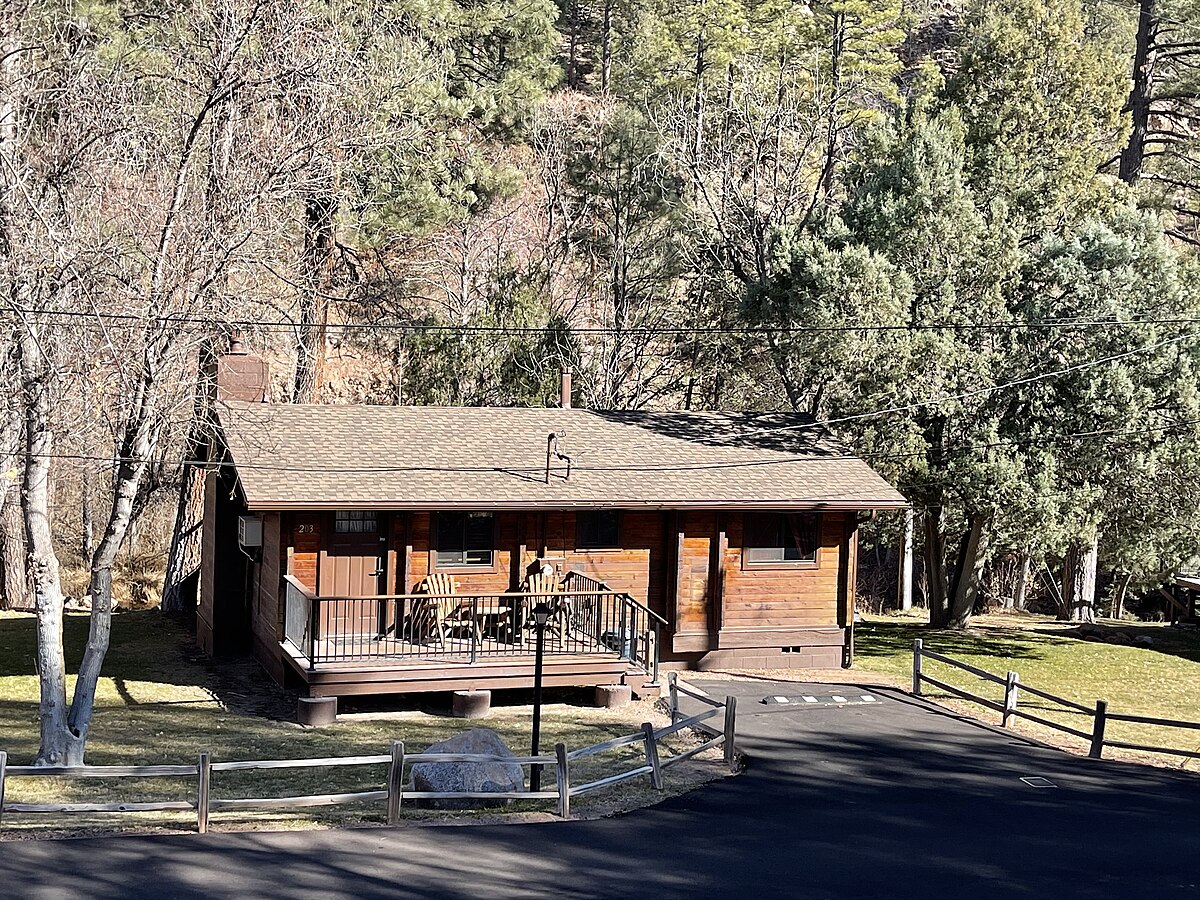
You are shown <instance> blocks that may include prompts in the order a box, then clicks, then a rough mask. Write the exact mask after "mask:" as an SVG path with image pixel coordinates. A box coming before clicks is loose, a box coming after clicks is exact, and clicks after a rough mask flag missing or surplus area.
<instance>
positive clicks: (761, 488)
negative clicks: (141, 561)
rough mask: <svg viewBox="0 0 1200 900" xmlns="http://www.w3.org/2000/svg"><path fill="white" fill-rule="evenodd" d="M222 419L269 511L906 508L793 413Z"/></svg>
mask: <svg viewBox="0 0 1200 900" xmlns="http://www.w3.org/2000/svg"><path fill="white" fill-rule="evenodd" d="M217 414H218V417H219V420H220V424H221V426H222V428H223V431H224V435H225V442H226V445H227V447H228V448H229V451H230V454H231V456H232V459H233V462H234V464H235V466H236V467H237V472H238V477H239V479H240V482H241V485H242V489H243V490H244V492H245V495H246V500H247V503H248V504H249V506H250V508H251V509H258V510H266V509H298V508H340V509H345V508H355V507H381V508H389V509H406V508H407V509H417V508H422V509H437V508H443V507H453V506H472V507H479V508H537V507H544V506H550V507H555V506H557V507H572V506H577V507H615V508H626V509H629V508H638V507H650V508H681V507H731V506H749V507H759V508H770V507H776V508H778V507H821V506H828V507H841V508H859V509H871V508H894V507H899V506H903V505H905V500H904V498H903V497H902V496H901V495H900V494H899V493H898V492H897V491H896V490H895V489H894V488H893V487H891V485H889V484H888V483H887V482H885V481H884V480H883V479H882V478H881V477H880V476H879V475H877V474H876V473H875V472H874V471H873V470H872V469H871V468H870V467H869V466H868V465H867V464H866V463H865V462H863V461H862V460H860V459H858V458H857V457H855V456H853V454H851V453H850V452H849V451H848V450H847V449H846V447H845V446H843V445H842V444H840V443H838V442H837V441H835V440H834V439H833V438H832V437H830V435H829V434H828V432H826V431H825V430H824V429H821V428H819V427H816V426H814V425H813V424H812V420H811V419H809V418H808V417H806V416H803V415H799V414H793V413H787V414H781V413H770V414H757V415H751V414H743V413H691V412H598V411H594V410H584V409H558V408H499V407H487V408H474V407H472V408H464V407H433V406H421V407H412V406H409V407H403V406H317V405H301V404H282V403H281V404H272V403H234V402H229V403H223V404H220V405H219V406H218V410H217ZM796 426H802V427H799V428H797V427H796ZM780 428H786V429H790V430H786V431H777V430H775V431H765V432H764V431H762V430H763V429H780ZM551 432H556V433H559V434H560V435H561V437H560V438H559V441H558V445H559V449H560V450H561V451H562V452H563V453H565V454H566V455H568V456H570V457H571V474H570V478H569V479H568V478H567V477H566V469H567V464H566V462H565V461H563V460H560V459H557V458H556V459H554V460H553V461H552V464H551V474H550V481H549V483H547V482H546V446H547V436H548V435H549V434H550V433H551ZM756 432H757V433H756Z"/></svg>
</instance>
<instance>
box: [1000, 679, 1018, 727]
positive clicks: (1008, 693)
mask: <svg viewBox="0 0 1200 900" xmlns="http://www.w3.org/2000/svg"><path fill="white" fill-rule="evenodd" d="M1020 683H1021V678H1020V676H1019V675H1018V674H1017V673H1016V672H1009V673H1008V674H1007V675H1005V676H1004V714H1003V715H1002V716H1001V717H1000V727H1001V728H1007V727H1008V719H1009V716H1011V715H1012V714H1013V710H1015V709H1016V708H1017V685H1018V684H1020Z"/></svg>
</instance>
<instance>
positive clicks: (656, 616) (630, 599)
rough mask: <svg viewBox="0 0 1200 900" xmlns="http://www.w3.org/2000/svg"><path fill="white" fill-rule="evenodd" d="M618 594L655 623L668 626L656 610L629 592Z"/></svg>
mask: <svg viewBox="0 0 1200 900" xmlns="http://www.w3.org/2000/svg"><path fill="white" fill-rule="evenodd" d="M571 593H575V592H574V591H572V592H571ZM616 593H619V594H621V596H622V597H624V598H625V600H626V601H627V602H628V603H630V604H632V605H633V606H636V607H637V608H638V609H640V610H641V611H642V612H644V613H646V614H648V615H649V616H650V617H651V618H653V619H654V620H655V621H657V622H658V624H659V625H666V624H667V620H666V619H664V618H663V617H662V616H660V615H659V614H658V613H656V612H655V611H654V610H652V609H651V608H650V607H648V606H647V605H646V604H645V603H643V602H642V601H640V600H637V599H635V598H634V597H633V595H632V594H629V593H628V592H624V591H617V592H616Z"/></svg>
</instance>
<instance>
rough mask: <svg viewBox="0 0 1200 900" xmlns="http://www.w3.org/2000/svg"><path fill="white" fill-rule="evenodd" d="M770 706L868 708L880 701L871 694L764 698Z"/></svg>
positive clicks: (763, 700) (775, 696) (802, 695)
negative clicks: (870, 704)
mask: <svg viewBox="0 0 1200 900" xmlns="http://www.w3.org/2000/svg"><path fill="white" fill-rule="evenodd" d="M762 702H763V703H765V704H767V705H768V706H866V705H867V704H869V703H878V702H879V700H878V699H877V698H875V697H872V696H871V695H870V694H851V693H845V694H801V695H800V696H798V697H784V696H782V695H773V696H770V697H763V698H762Z"/></svg>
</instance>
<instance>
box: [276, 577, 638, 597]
mask: <svg viewBox="0 0 1200 900" xmlns="http://www.w3.org/2000/svg"><path fill="white" fill-rule="evenodd" d="M285 577H287V578H291V576H290V575H289V576H285ZM292 580H293V582H294V581H295V579H292ZM627 596H629V595H628V594H626V593H625V592H624V591H480V592H479V593H467V592H462V593H458V594H363V595H361V596H351V595H350V594H320V595H315V594H309V599H310V600H317V601H319V602H322V603H324V602H327V601H333V600H475V599H482V598H484V597H487V598H489V599H490V598H493V597H495V598H497V599H501V600H504V599H517V598H526V599H528V598H529V597H627ZM633 602H634V603H637V601H636V600H634V601H633Z"/></svg>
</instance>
